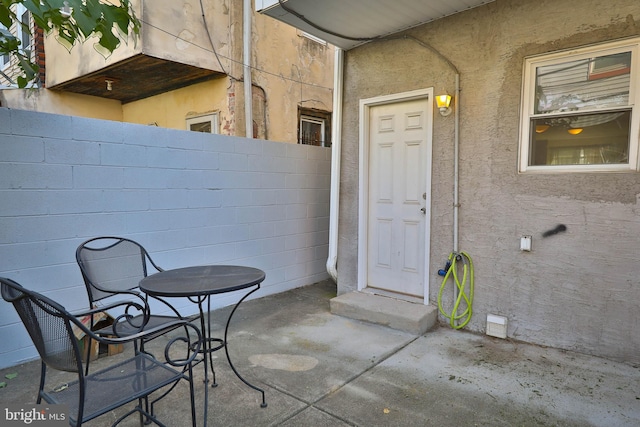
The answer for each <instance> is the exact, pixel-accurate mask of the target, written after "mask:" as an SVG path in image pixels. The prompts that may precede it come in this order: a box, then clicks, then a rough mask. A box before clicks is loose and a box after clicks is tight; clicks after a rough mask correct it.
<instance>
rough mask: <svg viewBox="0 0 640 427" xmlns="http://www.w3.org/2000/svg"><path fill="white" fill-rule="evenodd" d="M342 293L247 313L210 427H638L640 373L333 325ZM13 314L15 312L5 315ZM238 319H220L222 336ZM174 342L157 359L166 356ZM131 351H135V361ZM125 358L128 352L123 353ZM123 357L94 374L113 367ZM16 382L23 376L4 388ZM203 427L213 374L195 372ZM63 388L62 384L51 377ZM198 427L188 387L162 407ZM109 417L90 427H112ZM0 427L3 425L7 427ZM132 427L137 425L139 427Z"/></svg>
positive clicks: (172, 421) (481, 340)
mask: <svg viewBox="0 0 640 427" xmlns="http://www.w3.org/2000/svg"><path fill="white" fill-rule="evenodd" d="M335 295H336V287H335V285H334V284H333V283H332V282H329V281H326V282H320V283H317V284H314V285H311V286H307V287H304V288H300V289H296V290H293V291H289V292H286V293H282V294H279V295H273V296H268V297H264V298H258V299H256V300H252V301H248V302H245V303H243V304H242V305H241V306H240V308H239V309H238V311H237V312H236V314H235V315H234V319H233V322H232V324H231V327H230V338H229V350H230V354H231V357H232V360H233V361H234V363H235V365H236V367H237V368H238V370H239V371H240V372H241V373H242V374H243V375H244V376H245V378H246V379H248V380H249V381H250V382H253V383H255V384H256V385H258V386H260V387H263V388H264V389H265V391H266V399H267V404H268V406H267V407H266V408H260V402H261V399H260V394H259V393H257V392H256V391H254V390H252V389H250V388H248V387H247V386H246V385H244V384H243V383H242V382H241V381H240V380H239V379H238V378H237V377H235V376H234V374H233V372H232V371H231V370H230V368H229V366H228V364H227V362H226V359H225V357H224V352H218V353H216V354H215V360H214V364H215V369H216V375H217V381H218V384H219V385H218V386H217V387H216V388H212V389H210V393H209V416H208V425H209V426H276V425H277V426H336V427H338V426H367V427H368V426H509V427H511V426H576V427H577V426H580V427H585V426H606V427H612V426H639V425H640V367H638V366H630V365H627V364H623V363H616V362H613V361H610V360H606V359H601V358H597V357H590V356H586V355H583V354H577V353H572V352H567V351H561V350H556V349H551V348H543V347H539V346H533V345H527V344H523V343H519V342H514V341H510V340H502V339H498V338H492V337H487V336H481V335H476V334H471V333H468V332H464V331H454V330H451V329H450V328H448V327H444V326H443V327H436V328H435V329H433V330H431V331H429V332H428V333H426V334H424V335H422V336H415V335H412V334H409V333H406V332H400V331H397V330H394V329H389V328H387V327H384V326H380V325H374V324H369V323H366V322H361V321H356V320H351V319H348V318H344V317H340V316H336V315H332V314H331V313H330V311H329V300H330V299H331V298H332V297H334V296H335ZM4 309H9V307H8V306H5V308H4ZM229 310H230V309H229V308H226V309H223V310H218V311H215V312H213V313H212V315H213V319H214V322H215V325H214V327H215V328H216V329H218V330H221V329H222V327H223V324H224V321H225V319H226V315H227V314H228V313H229ZM168 339H169V338H165V337H162V338H161V339H158V340H155V341H154V342H153V345H152V346H149V347H148V349H149V350H151V351H153V348H157V349H159V348H163V347H164V344H165V343H166V342H167V341H168ZM129 350H130V349H129ZM126 351H127V349H125V352H126ZM118 357H120V355H116V356H109V357H103V358H100V359H98V361H96V362H93V363H95V364H96V365H95V366H96V368H97V367H98V365H99V364H103V363H112V362H113V361H115V360H116V359H117V358H118ZM39 366H40V364H39V362H38V361H36V362H29V363H26V364H23V365H19V366H15V367H12V368H8V369H4V370H2V371H0V375H1V376H2V378H0V381H5V382H6V383H7V386H6V387H4V388H2V389H0V407H2V406H6V405H7V404H17V403H33V402H34V401H35V395H36V393H37V388H38V378H39ZM8 373H16V374H18V375H17V376H16V377H15V378H13V379H5V375H6V374H8ZM195 377H196V392H197V394H198V399H199V401H198V402H197V416H198V425H199V426H200V425H203V423H202V409H203V406H202V395H203V393H202V390H203V387H204V385H203V383H202V377H203V372H202V368H201V366H198V367H196V368H195ZM51 380H52V383H53V384H56V383H59V382H64V380H65V376H64V374H59V375H55V376H52V377H51ZM157 412H158V415H159V418H160V419H161V420H163V421H165V422H166V424H167V425H168V426H176V427H182V426H187V425H190V416H189V401H188V388H187V386H186V384H182V385H180V386H179V388H178V389H176V390H174V391H173V392H172V393H171V394H170V395H169V397H167V398H166V399H164V400H163V401H161V402H160V404H159V405H158V407H157ZM115 418H116V414H115V413H113V414H108V415H105V416H103V417H101V418H98V419H96V420H94V421H91V422H89V423H87V424H85V425H87V426H106V425H110V423H111V422H113V420H114V419H115ZM0 424H1V423H0ZM122 425H127V426H129V425H132V426H133V425H137V418H136V417H131V418H130V419H128V420H126V421H125V422H124V423H123V424H122Z"/></svg>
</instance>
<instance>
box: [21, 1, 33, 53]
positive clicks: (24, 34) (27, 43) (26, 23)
mask: <svg viewBox="0 0 640 427" xmlns="http://www.w3.org/2000/svg"><path fill="white" fill-rule="evenodd" d="M29 18H30V15H29V11H24V12H23V13H22V16H21V17H20V21H21V22H22V28H20V33H21V40H20V41H21V42H22V44H21V45H20V47H21V48H22V50H27V49H31V31H29V30H28V29H29V28H31V26H30V19H29Z"/></svg>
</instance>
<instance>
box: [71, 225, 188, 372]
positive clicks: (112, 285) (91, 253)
mask: <svg viewBox="0 0 640 427" xmlns="http://www.w3.org/2000/svg"><path fill="white" fill-rule="evenodd" d="M76 261H77V262H78V266H79V267H80V271H81V272H82V278H83V279H84V283H85V286H86V288H87V294H88V297H89V306H90V307H91V308H94V307H97V306H98V304H97V303H98V302H100V301H102V300H104V299H106V298H109V297H113V296H118V297H124V298H128V299H129V300H132V301H138V303H139V304H140V305H141V306H144V307H145V308H146V309H145V311H144V312H138V313H136V312H134V311H133V310H130V311H129V312H125V313H124V314H122V315H121V316H119V317H118V318H117V319H116V320H118V321H116V322H114V324H113V325H111V326H106V327H103V328H101V329H98V330H96V331H94V332H95V333H96V334H97V335H101V336H117V337H128V336H131V335H135V334H137V333H139V332H141V331H146V330H147V329H152V328H156V327H158V326H162V325H166V324H173V323H174V322H175V321H176V320H189V321H192V320H194V319H197V317H198V316H197V314H196V315H194V316H191V317H182V316H181V315H180V313H179V312H178V311H177V310H176V309H175V308H174V307H173V306H171V304H169V303H168V302H167V301H165V300H163V299H161V298H154V299H155V300H157V301H160V302H161V303H162V304H163V305H164V306H165V307H166V308H167V309H168V311H170V312H171V313H173V314H172V315H156V314H151V311H150V310H149V309H148V307H149V305H148V297H147V296H146V295H144V294H143V293H141V292H140V291H139V290H138V283H139V282H140V280H142V279H144V278H145V277H147V275H148V274H149V271H151V272H152V273H154V272H159V271H163V270H162V268H160V267H158V266H157V265H156V264H155V263H154V262H153V260H152V259H151V257H150V256H149V253H148V252H147V251H146V249H145V248H144V247H143V246H142V245H140V244H139V243H137V242H135V241H133V240H131V239H126V238H124V237H95V238H92V239H89V240H87V241H85V242H84V243H82V244H81V245H80V246H78V248H77V249H76ZM129 308H131V306H129ZM121 319H125V320H126V321H119V320H121ZM93 326H94V324H93V318H92V321H91V327H92V328H93ZM153 338H155V335H153V334H150V335H148V334H145V339H144V340H141V341H140V348H141V350H144V341H148V340H151V339H153ZM87 369H88V363H87ZM87 372H88V371H87Z"/></svg>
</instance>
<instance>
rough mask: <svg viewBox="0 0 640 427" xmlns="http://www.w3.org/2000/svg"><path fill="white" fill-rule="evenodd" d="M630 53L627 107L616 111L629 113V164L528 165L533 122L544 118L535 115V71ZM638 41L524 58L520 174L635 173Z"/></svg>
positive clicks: (639, 71) (639, 72)
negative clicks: (562, 64)
mask: <svg viewBox="0 0 640 427" xmlns="http://www.w3.org/2000/svg"><path fill="white" fill-rule="evenodd" d="M627 51H630V52H631V70H630V83H629V101H628V105H626V106H623V107H619V108H618V109H624V110H628V109H629V108H631V119H630V120H631V123H630V129H629V163H628V164H593V165H535V166H532V165H529V156H530V155H531V154H530V148H531V146H530V144H531V140H530V135H531V129H530V127H531V121H532V118H536V117H543V116H545V115H544V114H535V110H534V108H535V93H536V88H535V84H536V69H537V68H538V67H544V66H548V65H553V64H557V63H563V62H569V61H577V60H581V59H588V58H593V57H597V56H604V55H611V54H615V53H621V52H627ZM639 57H640V38H633V39H627V40H620V41H616V42H610V43H606V44H599V45H594V46H588V47H584V48H579V49H574V50H570V51H562V52H555V53H550V54H545V55H537V56H533V57H528V58H525V63H524V76H523V90H522V104H521V107H520V111H521V115H520V147H519V171H520V172H521V173H523V172H527V173H529V172H544V173H549V172H551V173H553V172H624V171H638V170H640V164H639V159H638V151H639V150H638V148H639V147H638V145H639V133H640V132H639V129H640V111H639V110H638V108H637V106H636V101H637V100H638V99H640V94H638V90H639V89H640V84H638V80H639V79H640V68H639V61H640V59H639ZM615 110H616V108H600V109H598V108H594V109H585V110H582V112H584V113H590V112H607V111H615Z"/></svg>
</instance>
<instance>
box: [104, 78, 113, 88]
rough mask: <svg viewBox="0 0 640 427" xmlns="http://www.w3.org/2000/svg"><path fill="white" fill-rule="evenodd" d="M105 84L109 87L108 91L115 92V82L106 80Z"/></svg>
mask: <svg viewBox="0 0 640 427" xmlns="http://www.w3.org/2000/svg"><path fill="white" fill-rule="evenodd" d="M104 82H105V83H106V85H107V90H108V91H112V90H113V83H114V81H113V80H112V79H105V80H104Z"/></svg>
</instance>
